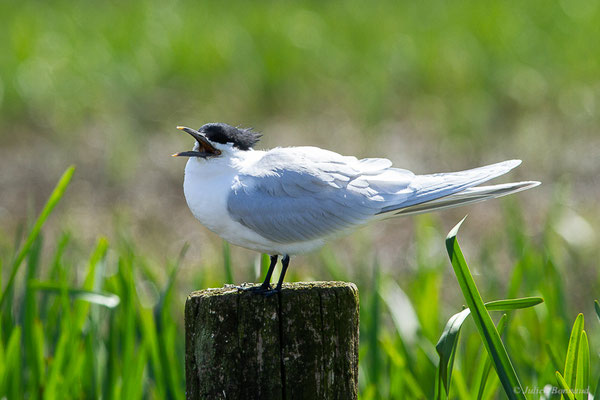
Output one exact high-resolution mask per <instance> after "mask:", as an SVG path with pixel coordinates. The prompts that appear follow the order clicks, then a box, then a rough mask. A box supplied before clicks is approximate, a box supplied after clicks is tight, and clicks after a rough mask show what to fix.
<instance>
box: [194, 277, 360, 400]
mask: <svg viewBox="0 0 600 400" xmlns="http://www.w3.org/2000/svg"><path fill="white" fill-rule="evenodd" d="M185 332H186V333H185V335H186V343H185V347H186V349H185V371H186V372H185V373H186V395H187V399H188V400H191V399H194V400H196V399H211V400H213V399H261V400H263V399H264V400H270V399H278V400H279V399H283V400H291V399H310V400H316V399H340V400H342V399H343V400H346V399H357V397H358V394H357V392H358V289H357V288H356V286H355V285H354V284H353V283H345V282H310V283H291V284H284V286H283V290H282V291H281V293H280V294H279V295H274V296H271V297H264V296H261V295H257V294H254V293H250V292H241V291H238V290H237V289H235V288H227V287H226V288H221V289H206V290H201V291H198V292H193V293H192V294H191V295H190V296H189V297H188V299H187V302H186V304H185Z"/></svg>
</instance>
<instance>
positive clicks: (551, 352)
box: [545, 342, 561, 371]
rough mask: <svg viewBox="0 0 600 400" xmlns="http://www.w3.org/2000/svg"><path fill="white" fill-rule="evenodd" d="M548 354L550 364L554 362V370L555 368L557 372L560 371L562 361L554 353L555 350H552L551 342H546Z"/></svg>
mask: <svg viewBox="0 0 600 400" xmlns="http://www.w3.org/2000/svg"><path fill="white" fill-rule="evenodd" d="M545 347H546V353H548V357H550V362H552V368H554V369H555V370H556V371H558V370H559V369H560V364H561V363H560V361H559V358H558V356H557V355H556V352H555V351H554V349H553V348H552V346H551V345H550V343H549V342H546V346H545Z"/></svg>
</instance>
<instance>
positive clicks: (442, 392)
mask: <svg viewBox="0 0 600 400" xmlns="http://www.w3.org/2000/svg"><path fill="white" fill-rule="evenodd" d="M72 174H73V169H72V168H71V169H69V170H67V172H65V174H64V175H63V177H62V178H61V179H60V181H59V183H58V185H57V186H56V188H55V190H54V192H53V193H52V194H51V196H50V198H49V200H48V202H47V203H46V206H45V207H44V208H43V210H42V212H41V213H40V217H39V218H38V220H37V221H36V222H35V224H34V225H33V226H32V227H31V229H29V231H28V233H27V235H25V237H26V240H25V241H23V242H22V244H21V245H20V246H17V247H18V248H15V249H14V254H13V255H12V256H11V257H10V260H12V261H8V260H0V262H1V265H2V266H7V265H8V266H10V268H8V269H3V270H2V274H1V277H2V278H3V279H2V282H0V283H1V284H2V286H1V288H2V294H1V296H2V297H1V299H2V300H0V304H1V306H0V307H1V308H0V311H1V314H0V397H2V398H8V399H19V398H34V399H35V398H65V397H67V398H105V399H119V398H126V399H132V398H160V399H165V398H166V399H183V398H184V397H185V382H184V373H183V354H184V349H183V346H184V343H183V332H182V326H183V325H182V321H181V320H180V317H179V316H181V315H182V314H181V312H178V311H177V309H179V308H180V307H181V300H180V301H177V298H181V297H182V296H176V295H175V292H174V290H175V281H176V280H177V273H178V270H179V265H180V263H181V260H182V259H183V257H184V256H185V251H186V247H184V248H183V249H182V251H181V253H180V254H179V255H178V256H177V257H175V258H174V259H173V260H172V261H171V262H169V263H168V265H167V266H166V268H167V270H168V272H169V273H168V278H167V279H166V281H164V282H163V281H160V280H159V279H158V278H156V276H155V274H154V273H153V272H152V268H151V267H149V261H148V260H145V259H144V257H143V254H142V253H141V252H139V251H137V250H136V248H135V246H134V245H132V244H131V243H129V242H128V241H126V240H123V241H122V242H119V243H116V244H110V243H108V241H107V240H106V239H103V238H100V239H98V241H97V244H96V246H95V248H94V249H92V250H91V252H90V256H89V257H88V258H87V259H86V260H82V259H79V258H73V255H72V254H71V253H70V252H69V248H70V246H71V243H72V236H71V235H69V234H63V235H62V236H60V237H58V239H57V240H56V242H55V243H51V244H47V245H46V246H43V241H44V235H43V229H42V226H43V223H44V221H45V219H46V218H47V217H48V215H49V214H50V212H51V211H52V208H53V207H54V206H55V205H56V204H57V203H58V201H59V200H60V198H61V197H62V196H63V195H64V193H65V191H66V189H67V185H68V183H69V180H70V177H71V176H72ZM429 221H430V220H429V219H423V220H419V223H418V227H417V243H418V246H419V247H420V248H427V247H428V246H430V245H431V243H430V242H429V240H431V238H430V237H428V235H427V234H424V233H423V232H425V231H427V230H428V229H423V226H422V225H419V224H425V225H427V226H428V227H430V226H429V224H430V222H429ZM510 223H512V224H515V225H518V224H519V222H518V218H513V220H512V221H511V222H510ZM510 223H509V225H510ZM522 228H523V227H522V226H521V227H520V228H519V229H521V230H520V231H521V232H522ZM519 229H514V230H511V229H509V230H508V232H509V233H511V234H512V233H514V232H518V231H519ZM457 230H458V226H457V227H456V228H455V230H453V232H452V233H451V235H450V236H449V237H448V241H447V244H448V251H449V254H450V257H451V261H452V265H453V266H454V271H455V273H456V278H457V280H458V285H456V283H455V282H451V281H444V274H445V273H446V271H447V270H448V264H447V262H446V263H445V262H443V261H435V260H432V259H431V258H430V257H429V256H426V255H425V254H424V253H421V252H420V251H418V252H417V256H416V260H417V264H419V265H417V269H416V271H417V272H416V275H415V277H414V279H413V280H412V281H411V282H410V283H408V284H407V283H406V282H401V281H399V280H396V279H394V278H393V277H392V276H390V273H389V272H385V270H383V269H382V268H381V266H380V264H379V263H378V262H377V261H375V262H373V258H372V255H367V256H365V259H359V260H356V262H357V264H358V265H362V268H361V270H362V271H365V270H368V269H369V267H370V266H372V269H371V271H372V273H370V274H362V273H360V274H359V275H360V276H359V277H358V279H357V280H358V281H359V282H358V285H359V287H360V293H361V327H360V329H361V346H360V366H359V368H360V376H359V383H360V395H361V398H362V399H377V398H398V399H401V398H420V399H429V398H434V397H437V398H441V399H442V398H457V399H472V398H478V399H492V398H496V397H497V396H498V395H499V393H505V394H506V395H507V396H508V397H509V398H518V399H521V398H537V397H539V392H535V393H537V394H532V393H534V392H532V390H538V391H539V390H542V389H544V388H545V390H546V391H547V392H548V393H549V395H548V396H547V397H546V398H558V396H559V395H558V394H556V393H560V392H559V391H558V389H559V388H560V390H563V392H562V393H563V394H564V395H565V396H566V398H574V399H584V398H587V397H586V396H587V394H586V393H587V392H588V391H590V392H594V391H595V393H596V394H598V393H599V391H600V385H599V384H598V383H597V382H599V381H600V379H599V378H598V376H599V375H600V368H599V363H598V356H597V351H593V350H592V351H590V344H591V345H592V346H591V347H592V348H594V346H593V345H594V344H595V343H594V342H596V348H597V339H598V338H597V334H596V335H595V336H594V334H591V335H588V332H586V331H585V330H584V324H583V316H582V315H580V316H579V317H577V318H576V319H575V318H574V317H575V316H574V315H571V314H570V313H569V312H567V311H565V310H566V307H565V306H564V304H565V303H566V302H567V301H568V297H567V295H566V293H565V291H564V290H562V289H561V288H562V287H563V285H562V284H561V282H562V280H563V279H564V277H563V273H562V272H560V270H559V268H558V267H557V266H556V265H555V263H554V260H553V258H552V256H551V255H550V254H549V252H548V251H547V250H546V248H545V247H544V246H543V245H542V246H538V245H536V244H535V243H532V242H531V240H530V239H529V238H528V237H527V236H525V235H520V236H516V237H512V239H513V240H514V241H515V242H517V241H518V245H515V249H516V248H517V247H518V248H522V249H525V251H524V252H522V253H519V254H520V255H519V256H518V259H517V260H516V262H515V266H514V268H513V269H512V273H511V274H512V275H511V276H506V277H505V279H506V280H508V281H509V285H508V286H507V291H506V293H505V294H504V295H503V296H501V297H503V298H507V299H508V300H497V301H492V302H487V303H484V302H483V300H482V298H483V297H485V298H490V297H493V296H490V295H488V294H487V293H489V292H493V294H494V296H498V293H497V290H493V288H492V287H491V286H489V285H486V284H485V282H484V281H485V278H486V277H485V276H479V277H477V278H478V279H477V280H479V281H480V282H479V287H478V286H477V285H476V283H475V279H474V278H473V276H472V274H471V272H470V269H469V268H468V266H467V264H466V262H465V258H464V257H463V256H462V251H461V249H460V248H459V247H458V243H457V241H456V233H457ZM515 235H516V234H515ZM43 248H50V249H52V252H53V254H52V257H51V258H50V261H43V260H46V259H47V257H43V255H44V254H43V251H42V249H43ZM223 253H224V256H225V257H224V259H225V261H224V265H223V281H232V280H233V279H234V277H233V272H232V265H231V259H230V255H229V248H228V247H227V246H225V247H224V248H223ZM366 257H369V259H367V258H366ZM320 260H321V261H322V263H323V265H324V267H325V271H326V273H327V274H328V275H330V276H331V277H334V278H336V279H350V278H351V277H350V276H348V272H347V269H345V268H343V266H342V264H341V263H340V262H339V261H338V260H337V259H336V257H335V255H334V254H333V253H331V252H329V251H323V252H322V253H320ZM265 261H266V260H264V257H263V263H264V262H265ZM78 265H83V266H82V267H78V268H76V266H78ZM263 267H264V266H263ZM198 273H199V274H202V273H203V272H198ZM362 275H365V276H362ZM361 276H362V277H361ZM6 277H8V279H6V280H5V278H6ZM142 282H150V283H151V284H152V285H153V287H155V288H156V290H155V291H154V295H149V294H148V293H146V292H147V291H148V290H147V288H146V287H145V286H144V285H143V284H142ZM442 284H443V285H452V286H454V287H455V291H456V292H457V293H458V292H459V291H462V293H463V295H464V297H465V304H466V305H467V306H468V307H469V308H468V309H464V310H462V311H460V303H456V304H454V305H451V304H444V302H443V301H442V299H441V297H440V290H441V285H442ZM537 294H540V295H541V296H540V297H528V298H527V297H526V298H521V299H517V297H518V296H519V295H523V296H529V295H537ZM499 297H500V296H499ZM542 297H543V299H544V302H543V303H541V302H542ZM540 303H541V304H540ZM534 305H535V307H533V308H528V309H524V310H520V311H518V312H512V311H510V310H514V309H517V308H525V307H531V306H534ZM591 306H592V305H591V300H590V308H591ZM595 307H596V313H597V314H598V318H600V306H598V303H597V302H596V303H595ZM452 309H455V310H456V311H455V312H457V311H459V312H458V314H455V315H453V316H452V315H451V314H452V313H448V314H446V312H448V311H449V310H452ZM494 310H496V311H500V310H501V311H504V312H505V314H503V315H502V316H501V317H500V319H499V320H497V324H498V327H496V326H495V325H494V322H493V320H492V318H491V316H490V313H489V312H490V311H494ZM469 315H471V316H472V320H473V321H474V326H473V324H470V322H469V321H471V319H470V318H469ZM445 320H448V323H447V324H445V323H444V321H445ZM573 320H575V323H574V325H573V327H572V328H571V329H570V326H571V321H573ZM598 325H599V324H598V321H597V320H594V321H593V323H592V328H591V330H590V332H593V331H595V332H598ZM444 326H445V328H444ZM475 328H476V329H475ZM436 344H437V345H436ZM553 391H554V392H555V394H552V392H553Z"/></svg>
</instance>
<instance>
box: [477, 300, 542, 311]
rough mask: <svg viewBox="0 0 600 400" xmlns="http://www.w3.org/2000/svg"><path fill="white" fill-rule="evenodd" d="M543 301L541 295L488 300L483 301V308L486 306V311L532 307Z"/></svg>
mask: <svg viewBox="0 0 600 400" xmlns="http://www.w3.org/2000/svg"><path fill="white" fill-rule="evenodd" d="M543 302H544V299H542V298H541V297H523V298H520V299H506V300H494V301H488V302H487V303H485V308H487V309H488V311H508V310H517V309H521V308H528V307H533V306H536V305H538V304H540V303H543Z"/></svg>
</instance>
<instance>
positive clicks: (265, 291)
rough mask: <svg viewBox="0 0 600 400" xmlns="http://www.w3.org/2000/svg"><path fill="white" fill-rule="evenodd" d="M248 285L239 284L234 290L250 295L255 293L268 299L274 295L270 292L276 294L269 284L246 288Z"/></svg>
mask: <svg viewBox="0 0 600 400" xmlns="http://www.w3.org/2000/svg"><path fill="white" fill-rule="evenodd" d="M247 285H248V284H245V283H243V284H241V285H239V286H235V288H236V289H237V290H238V291H239V292H250V293H256V294H262V295H263V296H265V297H270V296H272V295H273V294H274V293H271V292H278V290H276V289H273V287H272V286H271V285H270V284H269V285H267V286H263V285H260V286H247Z"/></svg>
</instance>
